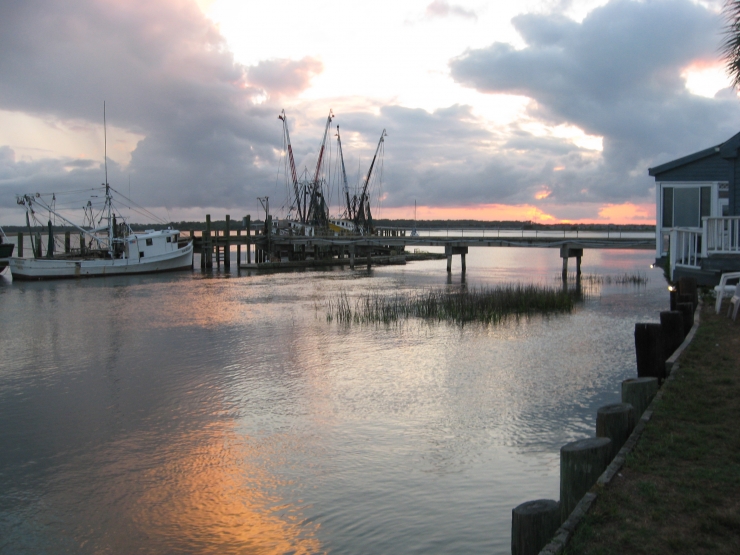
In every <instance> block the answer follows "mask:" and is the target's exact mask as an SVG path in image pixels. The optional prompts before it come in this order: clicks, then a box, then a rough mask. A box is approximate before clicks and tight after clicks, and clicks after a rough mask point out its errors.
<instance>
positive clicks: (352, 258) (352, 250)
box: [349, 243, 355, 270]
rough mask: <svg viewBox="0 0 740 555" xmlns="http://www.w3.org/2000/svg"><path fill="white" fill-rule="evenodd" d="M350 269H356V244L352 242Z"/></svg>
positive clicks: (350, 247)
mask: <svg viewBox="0 0 740 555" xmlns="http://www.w3.org/2000/svg"><path fill="white" fill-rule="evenodd" d="M349 269H350V270H354V269H355V244H354V243H352V244H351V245H350V246H349Z"/></svg>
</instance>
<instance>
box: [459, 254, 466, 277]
mask: <svg viewBox="0 0 740 555" xmlns="http://www.w3.org/2000/svg"><path fill="white" fill-rule="evenodd" d="M466 256H467V254H466V253H464V252H462V253H460V261H461V264H462V273H463V274H464V273H465V269H466V265H465V257H466Z"/></svg>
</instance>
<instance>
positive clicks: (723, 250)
mask: <svg viewBox="0 0 740 555" xmlns="http://www.w3.org/2000/svg"><path fill="white" fill-rule="evenodd" d="M702 231H703V234H704V237H706V240H705V241H704V249H703V251H702V256H703V257H706V256H709V255H711V254H733V253H734V254H740V216H724V217H721V218H719V217H712V218H702Z"/></svg>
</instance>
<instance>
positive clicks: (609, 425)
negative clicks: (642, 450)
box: [596, 403, 636, 462]
mask: <svg viewBox="0 0 740 555" xmlns="http://www.w3.org/2000/svg"><path fill="white" fill-rule="evenodd" d="M635 421H636V418H635V409H634V407H633V406H632V405H630V404H629V403H617V404H614V405H606V406H604V407H601V408H599V409H598V410H597V411H596V437H608V438H609V439H611V440H612V447H611V452H610V454H609V461H610V462H611V460H612V459H613V458H614V457H615V456H616V455H617V453H618V452H619V450H620V449H621V448H622V445H624V443H625V442H626V441H627V438H628V437H630V434H631V433H632V430H634V429H635Z"/></svg>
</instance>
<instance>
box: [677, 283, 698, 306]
mask: <svg viewBox="0 0 740 555" xmlns="http://www.w3.org/2000/svg"><path fill="white" fill-rule="evenodd" d="M678 295H679V300H680V299H681V296H684V295H685V296H686V297H687V300H689V299H690V300H691V302H692V303H693V305H694V310H696V307H697V305H698V304H699V288H698V287H697V282H696V278H693V277H682V278H678Z"/></svg>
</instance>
